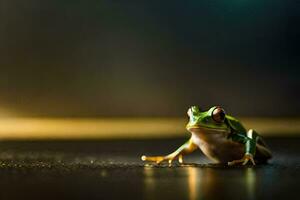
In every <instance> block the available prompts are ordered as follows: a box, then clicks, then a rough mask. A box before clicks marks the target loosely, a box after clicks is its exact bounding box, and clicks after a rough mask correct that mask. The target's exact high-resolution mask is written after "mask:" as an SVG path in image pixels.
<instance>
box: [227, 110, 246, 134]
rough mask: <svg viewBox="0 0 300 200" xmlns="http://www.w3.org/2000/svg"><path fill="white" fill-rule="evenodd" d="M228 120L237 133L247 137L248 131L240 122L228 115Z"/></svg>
mask: <svg viewBox="0 0 300 200" xmlns="http://www.w3.org/2000/svg"><path fill="white" fill-rule="evenodd" d="M226 120H227V123H228V125H229V126H230V127H231V128H232V129H233V131H234V132H235V133H239V134H243V135H246V133H247V130H246V129H245V127H244V126H243V124H242V123H241V122H240V121H239V120H237V119H236V118H234V117H232V116H230V115H226Z"/></svg>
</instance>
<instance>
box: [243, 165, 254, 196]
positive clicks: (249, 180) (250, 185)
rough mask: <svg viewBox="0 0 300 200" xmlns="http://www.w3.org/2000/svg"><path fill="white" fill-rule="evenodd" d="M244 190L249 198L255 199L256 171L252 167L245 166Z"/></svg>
mask: <svg viewBox="0 0 300 200" xmlns="http://www.w3.org/2000/svg"><path fill="white" fill-rule="evenodd" d="M245 178H246V181H245V183H246V191H247V197H248V199H249V200H252V199H255V194H256V191H255V186H256V173H255V170H254V169H253V168H247V169H246V175H245Z"/></svg>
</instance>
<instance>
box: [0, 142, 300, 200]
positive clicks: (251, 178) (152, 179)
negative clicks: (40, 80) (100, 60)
mask: <svg viewBox="0 0 300 200" xmlns="http://www.w3.org/2000/svg"><path fill="white" fill-rule="evenodd" d="M266 140H267V142H268V144H269V146H270V147H271V149H272V150H273V153H274V159H272V160H271V161H270V163H269V164H267V165H261V166H256V167H230V168H229V167H227V166H219V165H207V164H206V163H208V162H209V161H208V160H207V159H205V158H204V156H203V155H202V154H201V153H200V151H197V152H195V153H193V154H192V155H190V156H189V157H186V159H185V161H186V162H188V163H193V164H186V165H184V166H180V165H178V164H176V163H175V164H174V166H172V167H169V166H168V165H166V164H165V165H160V166H156V165H144V163H142V162H141V161H140V156H141V155H142V154H144V153H146V154H162V153H169V152H170V151H172V150H174V149H175V148H176V147H178V146H179V145H180V144H181V143H183V142H184V139H176V140H174V139H172V140H171V139H170V140H137V141H132V140H131V141H126V140H125V141H124V140H123V141H34V142H28V141H27V142H24V141H23V142H20V141H19V142H17V141H2V142H0V188H1V190H0V199H131V200H133V199H181V200H184V199H189V200H193V199H290V198H296V199H297V198H298V193H299V185H300V156H299V155H300V154H299V153H300V146H299V145H300V138H289V139H287V138H286V139H284V138H267V139H266Z"/></svg>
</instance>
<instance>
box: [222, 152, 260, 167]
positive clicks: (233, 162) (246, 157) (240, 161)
mask: <svg viewBox="0 0 300 200" xmlns="http://www.w3.org/2000/svg"><path fill="white" fill-rule="evenodd" d="M249 160H250V161H251V163H252V164H253V165H255V162H254V159H253V156H252V155H250V154H246V155H244V157H243V158H242V159H239V160H234V161H231V162H228V165H229V166H232V165H236V164H242V165H246V164H247V163H248V162H249Z"/></svg>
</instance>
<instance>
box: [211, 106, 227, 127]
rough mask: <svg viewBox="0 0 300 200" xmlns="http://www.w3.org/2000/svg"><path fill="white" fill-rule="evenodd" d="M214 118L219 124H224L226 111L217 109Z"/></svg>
mask: <svg viewBox="0 0 300 200" xmlns="http://www.w3.org/2000/svg"><path fill="white" fill-rule="evenodd" d="M212 118H213V120H215V121H216V122H218V123H222V122H224V120H225V111H224V110H223V108H221V107H216V108H215V109H214V110H213V112H212Z"/></svg>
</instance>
